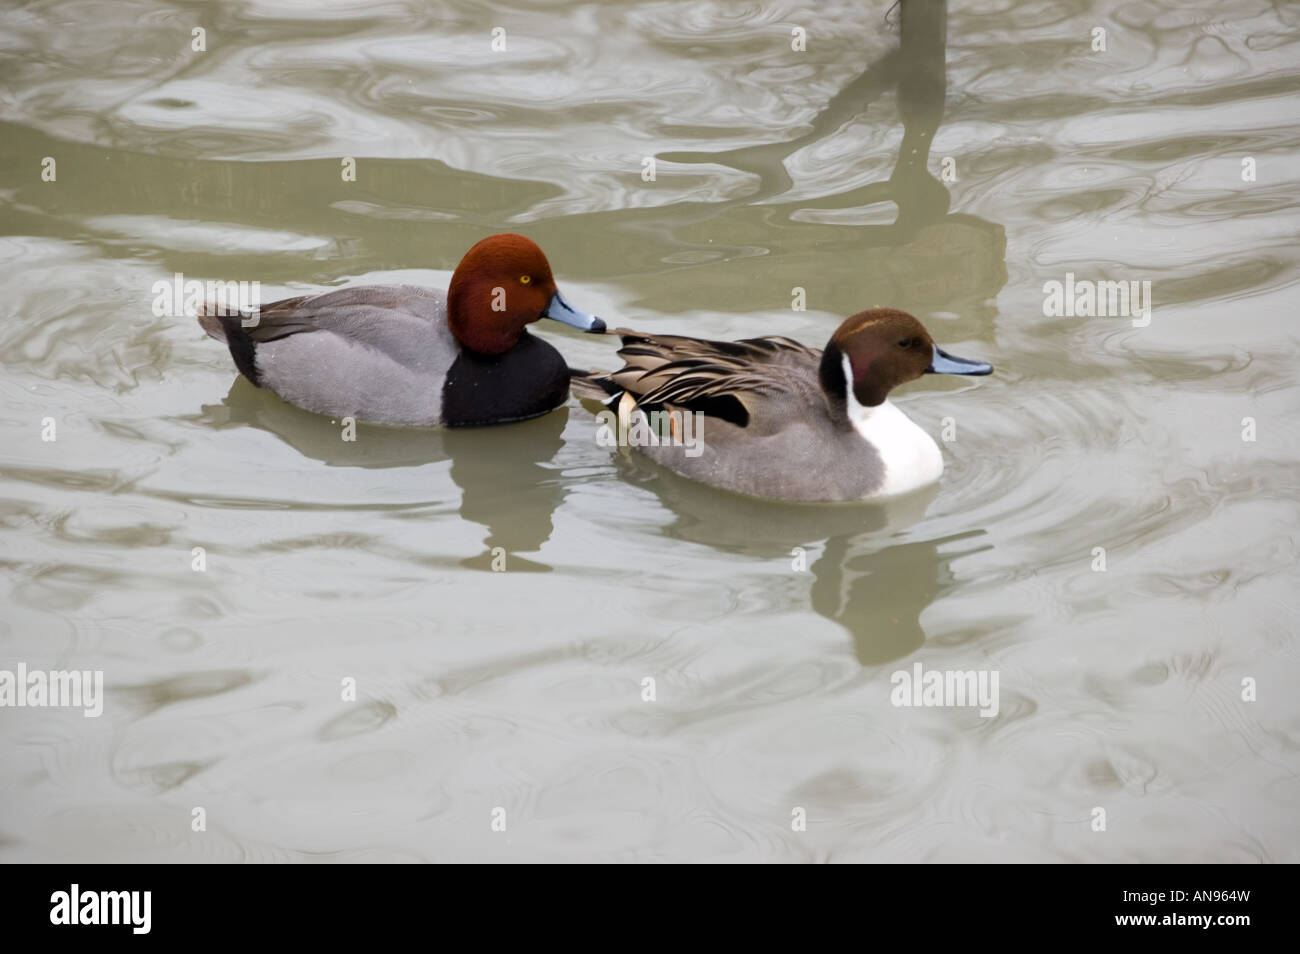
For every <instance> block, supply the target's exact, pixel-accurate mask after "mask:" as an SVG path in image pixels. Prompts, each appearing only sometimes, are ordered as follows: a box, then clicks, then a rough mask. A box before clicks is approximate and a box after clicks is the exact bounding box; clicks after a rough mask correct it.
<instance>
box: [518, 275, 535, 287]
mask: <svg viewBox="0 0 1300 954" xmlns="http://www.w3.org/2000/svg"><path fill="white" fill-rule="evenodd" d="M532 280H533V276H532V275H520V276H519V281H520V282H522V283H523V284H525V285H527V284H529V283H530V282H531V281H532Z"/></svg>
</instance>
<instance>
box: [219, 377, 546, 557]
mask: <svg viewBox="0 0 1300 954" xmlns="http://www.w3.org/2000/svg"><path fill="white" fill-rule="evenodd" d="M568 419H569V409H568V408H567V407H562V408H560V409H558V410H556V411H553V412H552V413H550V414H545V415H543V416H541V417H538V418H534V419H533V420H530V421H521V422H519V423H516V424H502V425H498V426H496V427H482V428H414V427H384V426H380V425H373V424H366V423H364V422H358V423H357V424H356V425H355V438H356V439H355V440H350V441H348V440H343V437H342V433H343V425H342V424H341V423H340V422H338V421H337V420H331V419H330V418H328V417H325V416H323V415H320V414H313V413H311V412H309V411H304V410H301V409H300V408H297V407H294V406H293V405H292V404H289V403H288V402H286V401H283V400H281V399H280V398H277V397H276V396H275V395H273V394H269V393H268V392H266V391H262V390H260V389H258V388H257V387H255V386H254V385H252V384H251V383H249V382H248V381H247V380H245V379H244V378H243V377H240V378H237V379H236V380H235V382H234V384H233V385H232V386H231V388H230V391H229V393H228V394H227V395H226V398H225V400H224V401H223V403H221V404H216V405H204V407H203V413H202V415H201V420H202V421H203V423H204V424H205V426H209V427H216V428H223V427H256V428H259V429H260V430H263V431H266V432H268V433H270V434H274V435H275V436H276V437H277V438H279V439H280V440H282V441H284V442H285V443H286V444H288V445H289V446H291V447H293V448H294V449H295V450H297V451H298V452H299V453H300V454H302V455H303V456H305V457H310V458H312V459H314V460H318V461H321V462H323V463H325V464H329V465H330V466H334V467H364V468H372V469H374V468H389V467H413V466H419V465H422V464H434V463H438V462H440V461H448V462H449V463H450V465H451V470H450V473H451V479H452V481H453V482H454V483H455V484H456V486H457V487H458V488H459V489H460V493H461V499H460V508H459V512H460V515H461V516H462V517H463V518H464V519H466V520H469V521H471V522H473V523H477V524H479V525H481V526H483V527H485V528H486V529H487V531H488V533H487V536H486V537H485V538H484V539H483V547H484V550H483V552H482V553H478V554H475V555H473V556H470V557H466V558H465V559H463V560H461V561H460V565H461V566H465V567H469V568H472V569H479V570H493V569H500V568H502V567H503V562H502V561H503V560H505V561H506V562H505V563H504V566H505V567H507V568H508V569H509V570H510V572H512V573H513V572H549V571H550V570H551V567H550V566H547V565H546V564H544V563H540V562H537V561H534V560H529V559H527V558H526V557H523V556H520V555H519V554H523V553H535V552H536V551H538V550H540V549H541V548H542V545H543V544H544V543H546V541H547V540H549V539H550V537H551V532H552V530H553V529H554V525H553V521H554V516H555V511H556V509H557V508H558V507H559V506H560V504H561V503H562V502H563V500H564V498H565V495H566V493H567V491H566V488H565V485H564V483H563V481H562V480H561V479H560V475H559V473H558V472H557V471H556V470H555V469H553V465H552V463H551V462H552V461H553V460H554V458H555V456H556V454H557V453H558V452H559V450H560V448H561V447H562V446H563V444H564V439H563V435H564V428H565V425H566V424H567V423H568Z"/></svg>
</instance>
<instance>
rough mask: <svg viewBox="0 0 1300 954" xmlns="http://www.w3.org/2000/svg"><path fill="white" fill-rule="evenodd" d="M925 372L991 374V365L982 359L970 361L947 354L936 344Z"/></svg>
mask: <svg viewBox="0 0 1300 954" xmlns="http://www.w3.org/2000/svg"><path fill="white" fill-rule="evenodd" d="M925 373H926V374H992V373H993V365H991V364H988V363H986V362H984V361H972V360H971V359H970V358H959V357H957V356H956V355H955V354H949V353H948V352H946V351H944V350H943V349H942V348H940V347H939V346H938V345H935V346H934V358H933V359H931V361H930V366H929V367H928V368H926V369H925Z"/></svg>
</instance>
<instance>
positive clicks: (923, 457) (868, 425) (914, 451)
mask: <svg viewBox="0 0 1300 954" xmlns="http://www.w3.org/2000/svg"><path fill="white" fill-rule="evenodd" d="M844 381H845V385H844V396H845V398H846V399H847V401H848V412H849V421H850V422H851V423H852V424H853V426H854V427H855V428H857V431H858V433H859V434H861V435H862V437H863V439H864V440H866V441H867V443H869V444H871V446H872V447H874V448H875V449H876V452H877V453H878V454H879V455H880V459H881V460H882V461H883V462H884V464H885V482H884V483H883V484H882V485H881V487H880V489H879V490H877V491H876V492H875V493H874V494H872V495H871V496H873V497H893V496H897V495H898V494H905V493H909V492H910V491H913V490H916V489H918V488H920V487H924V486H926V485H927V484H932V483H934V482H935V481H936V480H938V479H939V477H940V475H942V474H943V454H942V453H940V452H939V445H938V444H936V443H935V442H934V438H932V437H931V436H930V435H929V434H927V433H926V432H925V431H923V430H921V428H920V426H919V425H917V424H916V423H915V422H914V421H913V420H912V419H911V418H910V417H908V416H907V415H906V414H904V413H903V412H902V411H900V410H899V409H898V408H897V407H895V406H894V405H893V404H891V403H890V402H889V401H888V400H886V401H884V402H883V403H882V404H880V405H879V406H878V407H866V406H864V405H862V404H860V403H858V399H857V397H856V396H855V395H854V393H853V366H852V365H851V364H850V363H849V356H848V355H845V356H844Z"/></svg>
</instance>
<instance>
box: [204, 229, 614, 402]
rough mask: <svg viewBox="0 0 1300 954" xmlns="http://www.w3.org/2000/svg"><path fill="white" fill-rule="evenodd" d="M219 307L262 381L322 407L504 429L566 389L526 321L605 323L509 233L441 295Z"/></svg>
mask: <svg viewBox="0 0 1300 954" xmlns="http://www.w3.org/2000/svg"><path fill="white" fill-rule="evenodd" d="M215 311H216V309H215V308H214V307H213V306H212V305H208V306H206V307H205V309H204V313H203V314H200V316H199V324H201V325H202V326H203V330H204V331H206V332H207V333H208V334H209V335H211V336H212V337H213V338H216V339H217V340H218V341H223V342H225V343H226V345H227V346H229V348H230V354H231V356H232V357H233V358H234V359H235V367H236V368H238V369H239V371H240V372H241V373H242V374H243V375H244V376H245V377H247V378H248V379H249V380H250V381H252V382H253V383H254V384H256V385H257V386H258V387H262V388H266V389H267V390H268V391H274V392H275V393H276V394H278V395H280V397H282V398H284V399H285V400H286V401H288V402H289V403H291V404H296V405H297V406H298V407H301V408H305V409H306V410H308V411H315V412H316V413H318V414H328V415H330V416H332V417H354V418H356V419H357V420H361V421H370V422H373V423H377V424H400V425H408V426H416V427H436V426H443V427H460V426H467V425H479V424H503V423H506V422H508V421H522V420H526V419H527V418H531V417H537V416H539V415H542V414H545V413H547V412H548V411H552V410H554V409H555V408H557V407H559V406H560V405H561V404H563V403H564V402H565V400H567V398H568V396H569V370H568V367H567V365H566V364H565V362H564V359H563V358H562V357H561V356H560V353H559V352H558V351H556V350H555V349H554V348H552V347H551V346H550V345H549V344H547V343H546V342H545V341H542V340H541V339H540V338H536V337H534V336H533V335H530V334H529V333H528V331H527V328H526V326H527V325H529V324H531V323H532V322H534V321H537V320H538V319H539V318H553V319H555V320H556V321H562V322H564V323H565V324H568V325H572V326H574V327H575V328H580V329H582V330H583V331H591V332H601V331H604V330H605V323H604V322H603V321H601V320H600V319H599V318H596V317H595V316H593V315H589V314H587V313H586V312H582V311H579V310H577V309H576V308H574V307H573V306H571V305H570V304H569V303H568V302H567V301H565V300H564V297H563V296H562V295H561V294H560V292H559V290H558V289H557V288H556V287H555V279H554V277H552V275H551V266H550V264H549V263H548V262H547V261H546V256H545V255H544V254H543V253H542V250H541V249H540V248H538V246H537V244H536V243H534V242H533V241H532V240H531V239H528V238H525V237H524V236H522V235H511V234H505V235H493V236H490V237H488V238H485V239H483V240H482V241H481V242H479V243H478V244H476V245H475V246H474V247H473V248H471V249H470V250H469V251H468V252H466V253H465V257H464V258H462V259H461V260H460V264H459V265H457V266H456V271H455V272H454V273H453V274H452V276H451V284H450V286H449V287H448V289H447V291H446V293H443V292H442V291H438V290H434V289H428V288H418V287H415V286H410V285H367V286H363V287H358V288H341V289H338V290H337V291H331V292H326V293H324V294H322V295H301V296H298V297H296V298H286V299H284V300H282V301H277V302H274V303H272V304H270V305H266V306H263V307H262V308H261V309H259V310H258V311H257V312H256V313H250V314H247V315H244V314H238V313H236V314H233V315H232V314H225V315H222V314H217V313H214V312H215Z"/></svg>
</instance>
